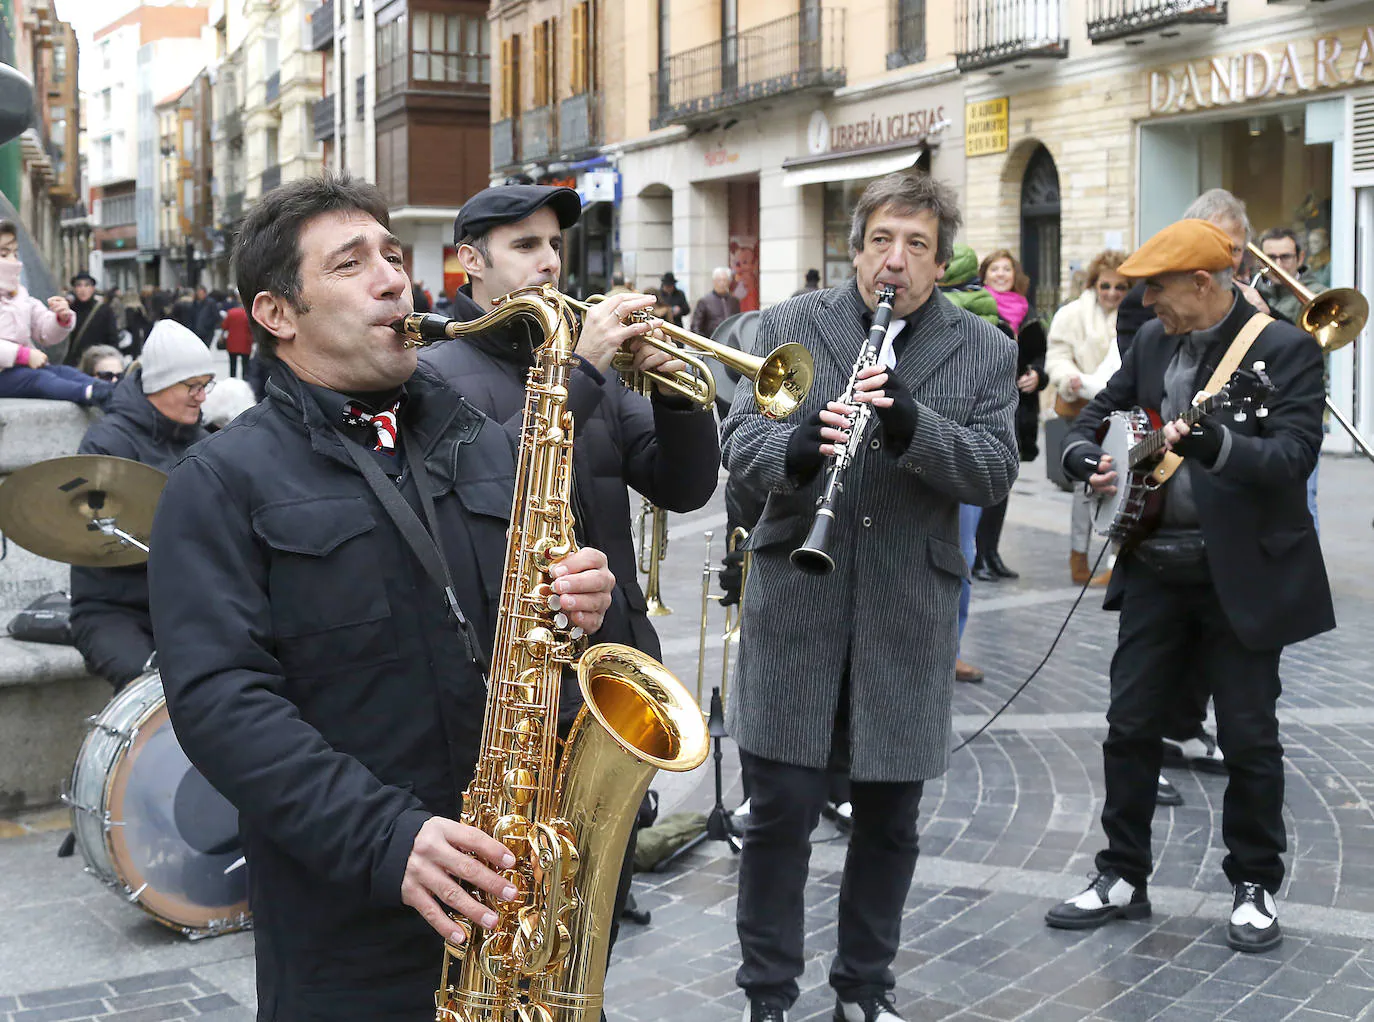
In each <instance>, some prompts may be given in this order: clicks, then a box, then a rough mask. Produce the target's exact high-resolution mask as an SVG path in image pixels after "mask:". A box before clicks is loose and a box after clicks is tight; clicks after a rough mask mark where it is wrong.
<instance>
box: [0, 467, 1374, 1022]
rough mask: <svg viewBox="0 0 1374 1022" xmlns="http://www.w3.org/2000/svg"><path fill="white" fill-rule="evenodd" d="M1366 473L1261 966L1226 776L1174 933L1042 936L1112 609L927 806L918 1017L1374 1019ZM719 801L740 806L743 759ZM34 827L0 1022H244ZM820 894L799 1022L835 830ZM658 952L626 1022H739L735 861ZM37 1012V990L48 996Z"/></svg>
mask: <svg viewBox="0 0 1374 1022" xmlns="http://www.w3.org/2000/svg"><path fill="white" fill-rule="evenodd" d="M1370 472H1371V466H1369V465H1368V464H1367V463H1365V462H1356V461H1343V460H1334V459H1327V460H1326V462H1324V464H1323V466H1322V514H1323V518H1322V528H1323V542H1324V544H1325V546H1326V551H1327V563H1328V567H1329V570H1330V572H1331V574H1332V579H1333V585H1334V588H1335V590H1336V593H1337V614H1338V618H1339V620H1340V622H1341V628H1340V629H1338V630H1337V631H1336V632H1334V633H1331V634H1330V635H1327V636H1322V637H1319V638H1318V639H1315V640H1312V641H1310V642H1308V643H1304V644H1302V645H1301V646H1298V647H1295V648H1294V649H1292V650H1290V651H1289V653H1288V654H1287V655H1286V656H1285V660H1284V665H1283V677H1284V683H1285V694H1284V697H1283V699H1282V702H1281V715H1282V720H1283V739H1284V742H1285V747H1286V749H1287V754H1288V762H1287V791H1286V802H1287V807H1286V811H1285V816H1286V819H1287V823H1288V829H1289V840H1290V853H1289V855H1288V856H1287V861H1288V863H1289V876H1288V879H1287V881H1286V883H1285V887H1284V890H1283V892H1282V893H1281V914H1282V919H1283V922H1284V926H1285V930H1286V932H1287V934H1288V936H1287V939H1286V940H1285V943H1284V944H1283V946H1282V948H1281V949H1279V950H1278V951H1276V952H1273V953H1269V954H1265V955H1254V956H1244V955H1237V954H1234V953H1233V952H1231V951H1230V950H1229V949H1228V948H1226V946H1225V928H1224V925H1223V924H1224V921H1225V918H1226V915H1227V914H1228V912H1229V907H1230V892H1229V889H1228V888H1227V887H1226V884H1225V881H1224V878H1223V877H1222V875H1221V872H1220V860H1221V855H1222V854H1223V852H1222V845H1221V837H1220V833H1219V827H1220V806H1221V797H1222V792H1223V790H1224V784H1225V778H1224V777H1216V776H1209V775H1203V774H1195V773H1192V772H1189V771H1183V770H1173V771H1170V772H1169V773H1170V776H1171V778H1172V779H1173V780H1174V782H1175V783H1176V784H1177V786H1178V787H1179V789H1180V791H1181V792H1182V793H1183V796H1184V798H1185V805H1184V806H1182V807H1179V808H1174V809H1161V810H1159V812H1158V813H1157V815H1156V820H1155V835H1154V837H1155V848H1156V856H1157V862H1158V867H1157V870H1156V874H1155V876H1154V878H1153V881H1152V885H1151V900H1152V901H1153V903H1154V906H1155V915H1154V917H1153V918H1152V919H1150V920H1145V921H1141V922H1133V923H1115V924H1113V925H1111V926H1109V927H1107V928H1105V929H1103V930H1100V931H1097V932H1094V933H1069V932H1064V931H1052V930H1049V929H1047V928H1046V927H1045V926H1044V925H1043V921H1042V917H1043V915H1044V912H1045V910H1046V908H1047V907H1049V905H1050V904H1052V903H1053V902H1054V901H1056V900H1059V899H1062V898H1063V897H1066V896H1067V895H1069V894H1071V893H1073V892H1075V891H1076V890H1078V889H1081V887H1082V885H1083V882H1084V876H1085V874H1086V873H1087V872H1088V871H1089V870H1090V868H1091V856H1092V854H1093V852H1095V851H1096V849H1097V847H1098V846H1099V844H1100V842H1101V832H1100V829H1099V827H1098V823H1097V813H1098V811H1099V809H1100V805H1101V797H1102V774H1101V756H1100V745H1099V743H1100V741H1101V738H1102V735H1103V733H1104V730H1105V724H1104V721H1103V711H1104V709H1105V704H1106V668H1107V664H1108V661H1109V659H1110V655H1111V650H1112V647H1113V645H1114V633H1115V626H1116V621H1115V617H1114V615H1110V614H1106V613H1104V612H1102V611H1101V610H1100V609H1099V604H1100V596H1099V595H1098V594H1097V593H1095V592H1094V593H1091V594H1089V596H1088V597H1087V598H1086V599H1085V600H1084V601H1083V604H1082V606H1080V607H1079V608H1078V610H1077V611H1076V612H1075V614H1074V616H1073V618H1072V619H1071V621H1070V623H1069V625H1068V626H1067V628H1066V629H1065V631H1064V635H1063V637H1062V639H1061V640H1060V642H1059V646H1058V648H1057V649H1056V651H1055V653H1054V655H1053V656H1052V657H1051V658H1050V660H1049V661H1048V663H1047V664H1046V666H1045V667H1044V669H1043V670H1042V672H1041V673H1040V675H1039V676H1038V677H1037V678H1036V679H1035V680H1034V681H1032V682H1031V684H1030V685H1029V686H1028V687H1027V688H1026V690H1025V692H1024V693H1023V694H1022V695H1021V696H1020V697H1019V698H1018V699H1017V700H1016V701H1015V703H1013V705H1012V707H1011V708H1010V709H1009V710H1008V711H1007V712H1006V714H1004V716H1003V717H1002V718H1001V719H1000V720H998V721H997V722H996V723H995V724H994V725H993V726H992V727H990V728H989V729H988V731H987V732H986V733H985V734H984V735H982V736H981V737H980V738H978V739H977V740H975V741H974V742H972V743H971V744H970V745H969V746H968V748H966V749H964V750H962V751H959V752H956V753H955V754H954V755H953V757H952V759H951V765H950V770H949V773H948V774H947V775H946V777H944V778H943V779H941V780H939V781H936V782H932V783H930V784H928V785H927V789H926V790H927V794H926V799H925V801H924V804H923V806H922V827H921V832H922V837H921V844H922V857H921V861H920V863H919V865H918V868H917V875H916V883H915V885H914V886H913V889H912V891H911V894H910V896H909V898H908V900H907V904H906V914H905V926H904V930H903V933H904V942H903V946H902V950H901V953H900V954H899V956H898V959H897V962H896V964H895V971H896V973H897V977H898V987H897V1002H898V1005H899V1007H900V1008H901V1009H902V1010H903V1012H904V1014H905V1015H906V1017H907V1018H909V1019H912V1020H918V1019H946V1018H950V1019H1037V1020H1040V1019H1043V1020H1059V1019H1065V1020H1068V1019H1101V1020H1113V1022H1133V1020H1136V1019H1150V1018H1160V1019H1169V1020H1179V1022H1203V1020H1209V1019H1221V1018H1228V1019H1243V1020H1247V1022H1250V1020H1253V1022H1265V1020H1269V1019H1292V1020H1296V1022H1315V1020H1326V1022H1330V1020H1333V1019H1358V1018H1364V1017H1374V943H1371V942H1370V941H1371V938H1374V840H1371V837H1374V813H1371V811H1370V805H1369V798H1370V793H1371V791H1374V748H1371V744H1374V676H1372V675H1371V670H1370V665H1371V663H1374V635H1371V634H1370V631H1369V629H1368V627H1367V626H1368V623H1369V622H1371V621H1374V532H1372V531H1371V530H1370V514H1371V512H1370V507H1371V504H1374V502H1371V501H1370V499H1369V495H1370V494H1371V493H1374V475H1370ZM1068 514H1069V512H1068V498H1067V496H1066V495H1064V494H1062V493H1060V492H1058V491H1057V490H1054V489H1053V488H1052V487H1050V486H1049V485H1048V484H1046V483H1045V482H1044V481H1043V470H1042V469H1040V467H1039V466H1030V467H1028V469H1027V471H1026V473H1025V475H1024V478H1023V480H1022V481H1021V482H1019V483H1018V484H1017V492H1016V494H1015V495H1014V496H1013V499H1012V503H1011V510H1010V514H1009V519H1008V526H1007V534H1006V537H1005V539H1004V542H1003V554H1004V556H1005V558H1006V559H1007V560H1008V562H1009V563H1011V564H1012V566H1014V567H1016V568H1017V569H1018V570H1020V571H1021V573H1022V577H1021V578H1020V579H1019V580H1017V581H1015V582H1008V583H1001V584H997V585H980V586H978V587H977V589H976V591H975V598H974V612H973V615H972V618H971V620H970V624H969V629H968V633H967V635H966V638H965V650H964V655H965V658H966V659H969V660H971V661H973V662H975V663H977V664H978V665H979V666H981V667H983V668H984V669H985V670H986V671H987V681H986V682H985V683H984V684H982V685H961V686H959V687H958V690H957V691H956V700H955V715H956V716H955V730H956V732H958V734H959V735H960V736H962V735H967V734H969V733H971V732H972V731H973V730H974V729H975V728H976V727H978V726H979V725H980V724H982V723H983V722H984V721H986V719H987V717H988V716H989V715H990V714H991V713H992V712H993V711H995V710H996V709H998V708H999V707H1000V706H1001V705H1002V704H1003V702H1004V701H1005V700H1006V699H1007V698H1008V697H1009V696H1010V695H1011V694H1012V692H1013V690H1014V689H1015V688H1016V686H1017V685H1019V684H1020V683H1021V681H1022V680H1023V679H1024V678H1025V676H1026V675H1027V674H1028V673H1029V672H1030V670H1031V669H1032V668H1034V667H1035V665H1036V664H1037V663H1038V662H1039V661H1040V659H1041V658H1042V657H1043V656H1044V654H1045V652H1046V650H1047V649H1048V647H1049V644H1050V642H1051V640H1052V639H1053V637H1054V635H1055V633H1056V631H1057V630H1058V629H1059V627H1060V626H1061V624H1063V621H1064V617H1065V615H1066V614H1067V613H1068V611H1069V608H1070V606H1071V605H1072V604H1073V600H1074V598H1075V597H1076V596H1077V590H1075V589H1072V588H1070V587H1069V586H1068V585H1067V571H1066V554H1065V551H1066V533H1067V525H1068ZM723 524H724V515H723V506H722V501H721V496H720V494H717V496H716V498H715V500H713V502H712V504H711V505H710V506H708V507H707V508H704V509H702V510H701V511H698V512H696V513H695V514H693V515H689V516H683V517H678V516H674V517H673V519H672V521H671V535H672V542H671V545H670V548H669V555H668V558H667V560H666V561H665V564H664V578H665V584H664V599H665V602H666V603H667V604H668V605H669V606H670V607H672V608H673V609H674V612H675V613H674V614H673V615H672V616H670V617H665V618H660V619H659V620H658V621H657V622H656V623H657V624H658V625H659V629H660V633H661V634H662V635H663V638H664V650H665V653H664V659H665V661H666V662H667V663H668V665H669V666H670V667H672V668H673V669H674V670H675V671H676V672H678V674H679V676H680V677H682V678H683V680H684V681H685V682H686V683H687V684H688V686H689V688H694V687H695V685H696V677H697V649H698V641H699V640H698V636H697V619H698V616H699V612H700V611H699V608H700V605H701V589H700V583H701V578H702V554H703V548H704V542H703V539H702V536H703V533H704V531H706V530H708V529H709V530H714V532H715V543H714V552H715V557H716V558H718V557H719V556H720V553H721V551H722V547H723V545H722V543H721V541H720V540H721V534H722V531H723ZM709 613H710V615H711V617H710V621H711V624H710V633H711V638H710V640H709V642H708V654H707V657H706V660H705V664H704V668H703V678H704V681H705V688H706V689H708V690H709V688H710V686H711V685H712V684H719V678H720V652H719V642H718V639H717V636H718V634H719V631H720V627H721V616H720V611H719V609H718V608H715V607H714V606H712V607H711V608H710V611H709ZM726 746H727V747H726V753H725V763H726V770H725V780H726V788H727V791H726V799H725V801H726V803H727V805H729V806H734V805H735V804H737V803H738V801H739V797H740V796H739V790H738V767H737V762H738V760H737V756H736V755H735V752H734V749H733V748H731V747H730V746H729V743H728V741H727V743H726ZM709 766H710V764H709V762H708V764H707V766H706V767H703V768H702V769H701V770H699V771H697V772H695V773H693V774H691V775H686V776H678V777H666V776H660V778H659V779H658V780H657V781H656V782H655V783H656V787H657V788H658V789H659V790H660V792H661V793H662V794H663V796H664V810H665V811H673V810H676V809H694V810H702V811H704V810H705V809H707V808H708V807H709V805H710V803H711V802H712V800H713V792H712V786H711V783H710V773H709ZM47 825H50V822H46V821H45V825H44V826H21V827H17V828H10V829H9V830H8V831H7V832H0V836H2V835H3V833H13V834H17V835H18V836H15V837H13V838H12V839H10V840H0V877H4V878H5V879H4V880H3V881H0V1022H20V1020H23V1022H59V1020H63V1019H76V1018H100V1019H102V1020H103V1019H120V1020H126V1019H127V1020H131V1022H132V1020H157V1019H176V1018H192V1017H196V1018H199V1017H201V1016H202V1015H203V1016H205V1017H209V1018H212V1019H216V1020H226V1022H227V1020H231V1019H233V1020H244V1019H249V1018H251V1009H252V1006H253V1003H254V1000H253V984H252V962H251V954H252V937H251V934H236V935H231V936H227V937H221V938H217V939H215V940H209V941H202V942H199V943H194V944H193V943H188V942H185V941H183V940H181V939H179V938H177V937H175V936H173V935H171V934H170V933H168V932H166V931H164V930H162V929H161V928H159V927H157V926H156V925H155V924H153V923H151V922H150V921H148V920H147V919H146V917H143V916H142V915H141V913H139V912H137V911H136V910H134V909H132V908H130V907H129V906H127V905H124V904H122V903H120V901H119V900H118V899H116V898H114V897H113V896H112V895H110V894H109V893H108V892H105V891H103V890H100V889H99V887H98V886H97V885H95V884H94V882H93V881H91V880H89V878H87V877H84V876H82V875H81V874H80V872H79V862H78V860H73V859H68V860H57V859H55V858H53V856H52V851H53V847H54V845H55V841H56V835H55V834H53V833H45V832H43V831H45V830H46V829H47ZM816 837H817V843H816V846H815V850H814V852H813V857H812V871H811V874H812V875H811V884H810V886H809V888H808V892H807V906H808V913H807V950H808V954H809V955H810V956H811V957H810V959H809V961H808V965H807V970H806V974H805V976H804V977H803V981H802V982H803V994H802V998H801V1000H800V1001H799V1002H798V1004H797V1006H796V1008H795V1009H794V1011H793V1013H792V1016H791V1017H792V1018H793V1020H794V1022H796V1020H819V1019H828V1018H829V1017H830V1013H831V1010H832V1003H833V1002H832V997H831V994H830V993H829V989H828V987H827V986H826V982H825V969H826V967H827V965H828V961H829V958H828V956H829V954H830V953H831V952H833V949H834V946H835V906H836V900H837V897H838V884H839V877H840V870H841V869H842V867H843V860H844V850H845V846H844V842H843V839H842V838H840V837H838V836H837V835H835V834H834V832H833V831H832V830H830V829H829V825H828V824H822V828H821V830H820V831H819V832H818V833H817V835H816ZM636 891H637V897H638V899H639V902H640V905H641V907H643V908H649V909H651V910H652V911H653V921H652V924H651V925H650V926H648V927H637V926H633V925H627V926H626V927H625V928H623V930H622V938H621V942H620V944H619V946H618V947H617V949H616V954H615V962H614V965H613V968H612V970H611V973H610V975H609V977H608V981H607V1002H608V1004H609V1005H610V1009H611V1010H610V1011H609V1012H608V1014H609V1016H610V1019H611V1022H640V1020H643V1022H648V1020H662V1022H716V1020H726V1019H737V1018H738V1017H739V1014H740V1011H741V1009H742V1007H743V1000H742V998H741V996H740V994H739V992H738V991H737V990H736V989H735V987H734V980H733V973H734V969H735V967H736V965H737V948H736V944H735V935H734V899H735V862H734V860H733V858H732V857H731V856H730V854H729V853H728V851H726V850H725V848H724V846H722V845H719V844H707V845H704V846H702V847H701V848H700V849H698V850H697V851H695V852H693V853H691V854H690V855H688V856H686V857H684V858H683V859H682V860H680V861H679V862H678V863H675V864H674V865H673V866H672V867H671V868H670V869H669V870H668V871H666V872H664V873H662V874H644V875H641V876H640V877H638V878H637V879H636ZM26 991H38V992H37V993H29V992H26Z"/></svg>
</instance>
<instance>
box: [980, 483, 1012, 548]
mask: <svg viewBox="0 0 1374 1022" xmlns="http://www.w3.org/2000/svg"><path fill="white" fill-rule="evenodd" d="M1010 499H1011V498H1010V496H1006V497H1003V498H1002V499H1001V500H999V501H998V502H997V503H996V504H993V505H992V507H985V508H983V513H982V514H981V515H979V516H978V529H977V531H976V532H975V533H974V543H975V548H976V550H977V555H978V558H979V560H981V559H982V558H984V557H986V556H988V554H996V553H997V547H998V546H999V545H1000V544H1001V542H1002V526H1003V525H1004V524H1005V523H1006V520H1007V501H1008V500H1010Z"/></svg>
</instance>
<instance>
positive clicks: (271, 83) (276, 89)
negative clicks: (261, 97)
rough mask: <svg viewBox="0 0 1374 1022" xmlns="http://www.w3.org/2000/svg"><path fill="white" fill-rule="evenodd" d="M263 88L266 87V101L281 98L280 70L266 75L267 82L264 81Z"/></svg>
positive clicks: (273, 101)
mask: <svg viewBox="0 0 1374 1022" xmlns="http://www.w3.org/2000/svg"><path fill="white" fill-rule="evenodd" d="M265 88H266V89H267V102H268V103H275V102H276V101H277V100H278V99H280V98H281V72H280V71H273V72H272V73H271V74H270V75H268V76H267V82H266V83H265Z"/></svg>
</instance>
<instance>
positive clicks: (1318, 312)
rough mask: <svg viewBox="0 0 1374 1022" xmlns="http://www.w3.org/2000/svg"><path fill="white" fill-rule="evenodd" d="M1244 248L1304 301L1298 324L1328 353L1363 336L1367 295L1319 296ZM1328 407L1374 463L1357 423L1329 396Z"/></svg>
mask: <svg viewBox="0 0 1374 1022" xmlns="http://www.w3.org/2000/svg"><path fill="white" fill-rule="evenodd" d="M1245 248H1246V251H1248V252H1249V253H1250V254H1251V255H1252V256H1254V257H1255V258H1256V259H1258V260H1259V261H1260V263H1261V264H1262V265H1263V266H1264V272H1265V273H1267V274H1268V275H1269V276H1270V277H1271V278H1272V279H1273V280H1274V281H1275V282H1276V283H1279V284H1282V285H1283V286H1284V287H1286V288H1288V290H1289V291H1292V292H1293V294H1294V295H1295V296H1296V297H1297V299H1298V301H1300V302H1302V310H1301V311H1300V312H1299V313H1298V320H1297V323H1296V324H1295V325H1296V326H1297V328H1298V329H1299V330H1302V331H1303V332H1304V333H1308V334H1311V335H1312V338H1313V339H1314V340H1315V341H1316V342H1317V344H1318V345H1319V346H1320V347H1321V349H1322V351H1323V352H1324V353H1325V354H1328V355H1329V354H1331V353H1332V352H1333V351H1339V350H1340V349H1341V348H1344V347H1345V346H1346V345H1347V344H1350V343H1351V342H1352V341H1354V340H1355V338H1357V337H1359V336H1360V332H1361V331H1362V330H1364V325H1365V323H1366V322H1367V321H1368V319H1369V302H1368V301H1367V300H1366V299H1365V296H1364V295H1362V294H1360V292H1358V291H1356V290H1355V289H1354V288H1353V287H1333V288H1328V289H1327V290H1325V291H1322V292H1320V293H1318V292H1314V291H1312V290H1311V289H1310V288H1308V287H1305V286H1304V285H1303V284H1302V283H1301V282H1300V281H1299V280H1298V279H1297V278H1296V277H1294V276H1293V275H1292V274H1290V273H1288V272H1287V271H1286V270H1284V269H1283V268H1282V267H1281V266H1279V264H1278V263H1276V262H1274V260H1272V259H1270V258H1269V257H1268V256H1267V255H1265V254H1264V252H1263V250H1262V249H1260V247H1259V246H1258V245H1256V244H1255V243H1254V242H1250V243H1248V244H1247V245H1246V246H1245ZM1326 407H1327V410H1328V411H1330V412H1331V417H1332V418H1333V419H1335V420H1336V421H1337V422H1339V423H1340V424H1341V425H1342V426H1343V427H1344V428H1345V431H1346V432H1347V433H1349V434H1350V439H1352V440H1354V441H1355V446H1357V447H1358V448H1359V449H1360V450H1361V451H1362V452H1363V453H1364V455H1365V457H1367V458H1369V459H1370V460H1371V461H1374V447H1371V446H1370V445H1369V442H1368V441H1367V440H1365V438H1364V437H1362V436H1360V431H1359V430H1357V429H1356V428H1355V424H1354V423H1353V422H1351V421H1350V420H1349V419H1347V418H1346V417H1345V413H1344V412H1342V411H1341V410H1340V409H1339V408H1337V407H1336V404H1335V402H1333V401H1332V400H1331V396H1330V395H1329V394H1328V395H1327V397H1326Z"/></svg>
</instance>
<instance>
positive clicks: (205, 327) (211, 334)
mask: <svg viewBox="0 0 1374 1022" xmlns="http://www.w3.org/2000/svg"><path fill="white" fill-rule="evenodd" d="M195 295H196V296H195V298H194V299H193V300H192V302H191V323H192V327H191V329H192V330H193V331H194V332H195V335H196V336H197V337H199V338H200V339H201V340H202V341H204V342H205V346H206V347H207V348H208V347H210V345H211V344H213V343H214V340H215V331H216V330H218V329H219V319H220V309H219V303H218V302H216V301H215V299H214V298H212V297H211V296H210V295H209V294H208V293H207V292H206V290H205V286H204V285H203V284H197V285H196V291H195Z"/></svg>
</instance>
